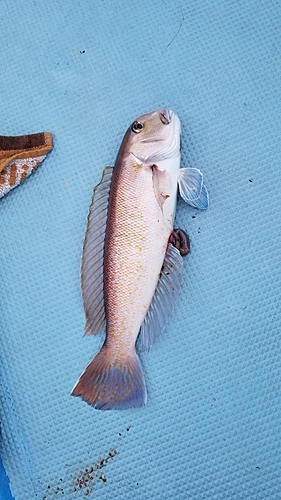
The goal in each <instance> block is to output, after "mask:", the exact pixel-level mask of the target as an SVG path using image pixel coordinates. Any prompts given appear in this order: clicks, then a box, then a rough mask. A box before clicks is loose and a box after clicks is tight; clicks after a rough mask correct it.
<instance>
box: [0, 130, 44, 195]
mask: <svg viewBox="0 0 281 500" xmlns="http://www.w3.org/2000/svg"><path fill="white" fill-rule="evenodd" d="M51 149H52V134H51V132H38V133H36V134H27V135H20V136H5V135H0V198H2V197H3V196H5V195H6V194H7V193H9V191H11V189H13V188H15V187H16V186H18V185H19V184H21V183H22V182H23V181H24V180H25V179H26V178H27V177H28V176H29V175H30V174H32V173H33V172H34V170H36V169H37V168H38V167H39V165H40V164H41V163H42V161H43V160H44V159H45V158H46V155H47V154H48V153H49V152H50V151H51Z"/></svg>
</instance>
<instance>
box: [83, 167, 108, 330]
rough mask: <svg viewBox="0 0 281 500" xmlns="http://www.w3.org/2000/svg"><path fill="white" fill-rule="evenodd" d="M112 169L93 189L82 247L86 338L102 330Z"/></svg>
mask: <svg viewBox="0 0 281 500" xmlns="http://www.w3.org/2000/svg"><path fill="white" fill-rule="evenodd" d="M112 172H113V167H106V168H105V169H104V171H103V174H102V179H101V181H100V183H99V184H98V185H97V186H96V187H95V188H94V194H93V198H92V204H91V206H90V212H89V216H88V224H87V230H86V235H85V239H84V246H83V256H82V266H81V288H82V298H83V304H84V309H85V314H86V326H85V335H97V334H98V333H100V332H101V331H102V330H103V328H104V326H105V311H104V291H103V257H104V241H105V231H106V222H107V211H108V200H109V193H110V185H111V177H112Z"/></svg>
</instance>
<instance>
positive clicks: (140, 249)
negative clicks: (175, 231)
mask: <svg viewBox="0 0 281 500" xmlns="http://www.w3.org/2000/svg"><path fill="white" fill-rule="evenodd" d="M171 230H172V222H171V221H170V222H168V221H167V220H166V221H165V219H164V216H163V211H162V209H161V207H160V206H159V203H158V202H157V200H156V197H155V193H154V189H153V180H152V170H151V169H150V168H148V167H147V168H145V167H142V166H140V165H136V166H133V167H132V166H127V167H126V166H124V165H123V166H122V169H121V168H120V170H119V171H118V170H117V171H116V172H115V177H114V178H113V179H112V190H111V200H110V205H109V212H108V223H107V233H106V244H105V268H104V269H105V284H104V286H105V309H106V322H107V337H106V344H107V345H108V347H110V349H111V350H112V349H113V350H114V349H116V355H118V356H119V355H120V354H121V355H126V352H130V351H131V350H132V349H134V345H135V341H136V338H137V335H138V332H139V329H140V326H141V324H142V322H143V320H144V318H145V315H146V313H147V310H148V308H149V306H150V303H151V300H152V298H153V295H154V292H155V288H156V285H157V282H158V278H159V274H160V271H161V267H162V264H163V260H164V256H165V252H166V248H167V242H168V238H169V235H170V233H171Z"/></svg>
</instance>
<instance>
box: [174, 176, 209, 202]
mask: <svg viewBox="0 0 281 500" xmlns="http://www.w3.org/2000/svg"><path fill="white" fill-rule="evenodd" d="M178 184H179V191H180V195H181V197H182V198H183V199H184V201H186V202H187V203H188V202H189V201H193V200H197V198H199V196H200V194H201V190H202V186H203V174H202V172H200V170H198V168H180V169H179V175H178Z"/></svg>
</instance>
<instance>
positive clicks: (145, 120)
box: [119, 108, 181, 165]
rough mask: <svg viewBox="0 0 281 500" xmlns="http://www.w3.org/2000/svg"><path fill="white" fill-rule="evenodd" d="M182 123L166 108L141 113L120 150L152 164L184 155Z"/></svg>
mask: <svg viewBox="0 0 281 500" xmlns="http://www.w3.org/2000/svg"><path fill="white" fill-rule="evenodd" d="M180 138H181V126H180V120H179V118H178V117H177V115H176V114H175V113H174V112H173V111H172V110H168V109H166V108H163V109H158V110H156V111H152V112H151V113H147V114H145V115H142V116H140V117H139V118H137V119H136V120H134V122H133V123H132V124H131V126H130V127H129V128H128V130H127V132H126V134H125V136H124V139H123V142H122V145H121V148H120V151H119V154H120V155H122V156H123V157H124V156H126V157H128V156H131V155H132V156H133V157H134V160H136V161H137V162H138V163H142V164H145V165H151V164H152V163H155V162H157V161H161V160H164V159H167V158H175V157H177V156H179V155H180V146H181V139H180Z"/></svg>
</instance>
